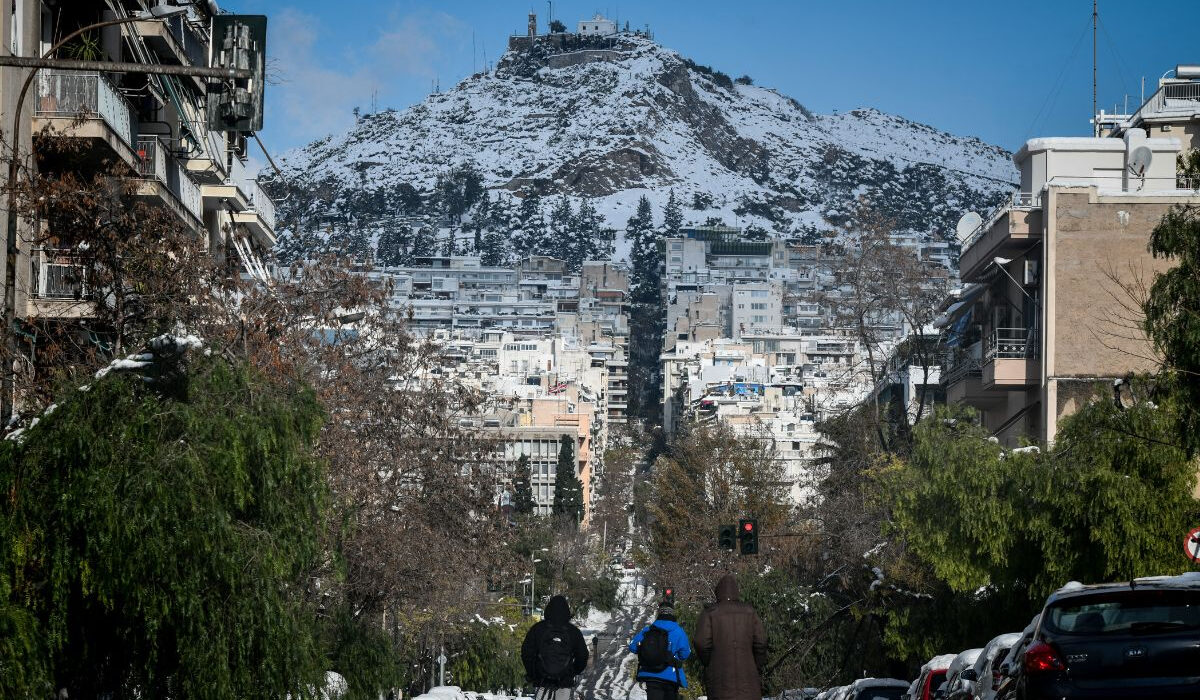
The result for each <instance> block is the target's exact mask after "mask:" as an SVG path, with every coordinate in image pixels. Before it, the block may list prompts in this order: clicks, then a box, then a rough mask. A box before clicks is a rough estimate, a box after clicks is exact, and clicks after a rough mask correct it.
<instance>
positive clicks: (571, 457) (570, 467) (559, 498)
mask: <svg viewBox="0 0 1200 700" xmlns="http://www.w3.org/2000/svg"><path fill="white" fill-rule="evenodd" d="M554 514H555V515H557V516H560V517H563V518H564V519H569V520H570V522H573V523H578V522H579V521H580V519H582V518H583V482H581V481H580V480H579V476H578V475H577V474H576V473H575V439H574V438H573V437H572V436H570V435H563V436H562V440H560V441H559V444H558V468H557V469H556V470H555V472H554Z"/></svg>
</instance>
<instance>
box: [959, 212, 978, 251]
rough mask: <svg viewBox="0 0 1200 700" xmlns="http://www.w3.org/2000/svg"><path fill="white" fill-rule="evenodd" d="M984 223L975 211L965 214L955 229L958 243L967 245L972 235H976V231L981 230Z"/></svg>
mask: <svg viewBox="0 0 1200 700" xmlns="http://www.w3.org/2000/svg"><path fill="white" fill-rule="evenodd" d="M982 223H983V217H982V216H980V215H978V214H976V213H975V212H973V211H969V212H967V213H966V214H963V215H962V218H961V219H959V220H958V226H955V227H954V230H955V235H956V236H957V237H958V242H959V243H966V242H967V239H968V238H970V237H971V234H972V233H975V229H977V228H979V225H980V224H982Z"/></svg>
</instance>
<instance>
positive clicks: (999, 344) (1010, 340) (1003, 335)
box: [985, 328, 1039, 360]
mask: <svg viewBox="0 0 1200 700" xmlns="http://www.w3.org/2000/svg"><path fill="white" fill-rule="evenodd" d="M1038 352H1039V348H1038V337H1037V329H1033V328H997V329H995V330H993V331H992V335H991V338H990V342H989V343H988V347H987V349H986V352H985V356H986V357H987V359H988V360H996V359H1000V360H1023V359H1029V358H1033V357H1037V356H1038Z"/></svg>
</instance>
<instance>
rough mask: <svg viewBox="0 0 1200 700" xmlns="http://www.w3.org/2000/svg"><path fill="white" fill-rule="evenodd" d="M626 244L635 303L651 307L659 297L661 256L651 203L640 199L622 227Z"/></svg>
mask: <svg viewBox="0 0 1200 700" xmlns="http://www.w3.org/2000/svg"><path fill="white" fill-rule="evenodd" d="M625 236H626V238H628V240H629V257H630V262H631V263H632V264H633V270H632V272H633V274H632V279H631V280H630V283H631V286H632V287H633V290H632V297H633V301H634V303H642V304H646V303H654V301H655V299H656V298H657V297H658V295H659V289H658V283H659V267H660V266H661V264H662V253H661V252H660V251H659V249H658V236H657V235H655V233H654V215H653V213H652V212H651V209H650V200H649V199H647V198H646V196H645V195H642V198H641V199H640V200H638V206H637V212H636V213H635V214H634V215H633V216H631V217H629V221H628V223H627V224H626V226H625Z"/></svg>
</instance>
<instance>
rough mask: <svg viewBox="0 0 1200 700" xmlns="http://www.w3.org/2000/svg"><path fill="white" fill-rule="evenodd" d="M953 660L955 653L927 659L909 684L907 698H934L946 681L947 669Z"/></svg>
mask: <svg viewBox="0 0 1200 700" xmlns="http://www.w3.org/2000/svg"><path fill="white" fill-rule="evenodd" d="M953 660H954V654H942V655H941V656H935V657H933V658H932V659H930V660H928V661H926V662H925V665H924V666H922V667H921V671H920V672H919V673H917V677H916V679H915V680H914V681H913V682H912V684H910V685H909V686H908V693H906V694H907V695H908V698H907V700H933V694H934V693H935V692H936V691H937V689H938V688H940V687H942V684H943V683H944V682H945V681H946V669H947V668H949V667H950V662H951V661H953Z"/></svg>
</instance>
